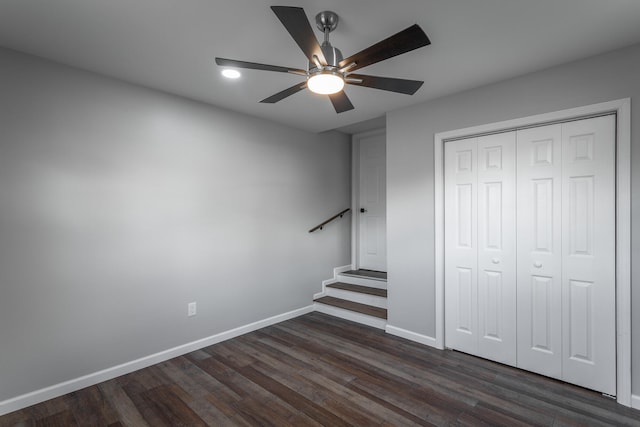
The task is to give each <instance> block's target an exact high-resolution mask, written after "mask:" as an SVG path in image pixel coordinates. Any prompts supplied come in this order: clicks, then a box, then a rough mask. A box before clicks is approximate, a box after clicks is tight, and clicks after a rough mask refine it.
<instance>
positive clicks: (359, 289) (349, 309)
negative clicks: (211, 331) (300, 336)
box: [313, 269, 387, 329]
mask: <svg viewBox="0 0 640 427" xmlns="http://www.w3.org/2000/svg"><path fill="white" fill-rule="evenodd" d="M339 270H341V269H336V270H335V272H334V278H333V279H331V280H327V281H325V282H324V283H323V292H322V293H320V294H317V295H315V296H314V300H313V302H314V304H313V305H314V307H315V310H316V311H319V312H321V313H325V314H329V315H332V316H336V317H340V318H343V319H347V320H351V321H354V322H358V323H362V324H365V325H369V326H373V327H376V328H380V329H384V328H385V326H386V325H387V273H384V272H379V271H371V270H347V271H339Z"/></svg>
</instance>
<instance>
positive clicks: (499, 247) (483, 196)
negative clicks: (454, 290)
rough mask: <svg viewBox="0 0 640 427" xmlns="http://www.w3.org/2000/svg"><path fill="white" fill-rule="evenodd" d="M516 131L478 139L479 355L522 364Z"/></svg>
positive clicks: (498, 360) (508, 362) (502, 361)
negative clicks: (518, 335) (518, 309)
mask: <svg viewBox="0 0 640 427" xmlns="http://www.w3.org/2000/svg"><path fill="white" fill-rule="evenodd" d="M515 135H516V134H515V132H506V133H501V134H495V135H488V136H483V137H479V138H478V147H477V150H478V185H477V186H478V355H479V356H481V357H484V358H487V359H491V360H495V361H497V362H501V363H506V364H510V365H515V363H516V256H515V252H516V217H515V215H516V207H515V138H516V137H515Z"/></svg>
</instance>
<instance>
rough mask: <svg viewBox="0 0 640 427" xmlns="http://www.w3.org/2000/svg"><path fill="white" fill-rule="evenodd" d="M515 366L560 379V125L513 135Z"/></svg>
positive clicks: (542, 127)
mask: <svg viewBox="0 0 640 427" xmlns="http://www.w3.org/2000/svg"><path fill="white" fill-rule="evenodd" d="M517 141H518V142H517V152H518V161H517V170H518V172H517V177H518V187H517V188H518V190H517V191H518V196H517V198H518V208H517V218H518V245H517V259H518V261H517V263H518V267H517V268H518V320H517V322H518V367H519V368H523V369H527V370H529V371H533V372H537V373H540V374H543V375H547V376H550V377H554V378H561V377H562V228H561V225H562V182H561V181H562V169H561V156H562V125H560V124H555V125H550V126H541V127H535V128H530V129H524V130H520V131H518V133H517Z"/></svg>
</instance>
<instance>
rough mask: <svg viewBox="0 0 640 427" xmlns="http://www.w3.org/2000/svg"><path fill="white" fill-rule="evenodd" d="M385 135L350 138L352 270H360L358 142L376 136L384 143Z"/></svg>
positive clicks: (380, 132)
mask: <svg viewBox="0 0 640 427" xmlns="http://www.w3.org/2000/svg"><path fill="white" fill-rule="evenodd" d="M386 133H387V129H386V128H380V129H375V130H371V131H368V132H362V133H356V134H354V135H352V136H351V212H352V213H353V215H351V267H352V268H353V269H354V270H357V269H359V268H360V256H359V253H360V215H358V214H359V213H360V206H361V205H360V141H361V140H363V139H366V138H371V137H372V136H378V135H383V136H385V141H386ZM385 144H386V142H385ZM385 152H386V151H385ZM385 162H386V154H385Z"/></svg>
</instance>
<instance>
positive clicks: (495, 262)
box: [491, 258, 500, 264]
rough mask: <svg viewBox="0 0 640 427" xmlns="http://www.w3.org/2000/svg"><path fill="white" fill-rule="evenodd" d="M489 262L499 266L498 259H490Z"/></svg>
mask: <svg viewBox="0 0 640 427" xmlns="http://www.w3.org/2000/svg"><path fill="white" fill-rule="evenodd" d="M491 262H492V263H494V264H500V260H499V259H498V258H491Z"/></svg>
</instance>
